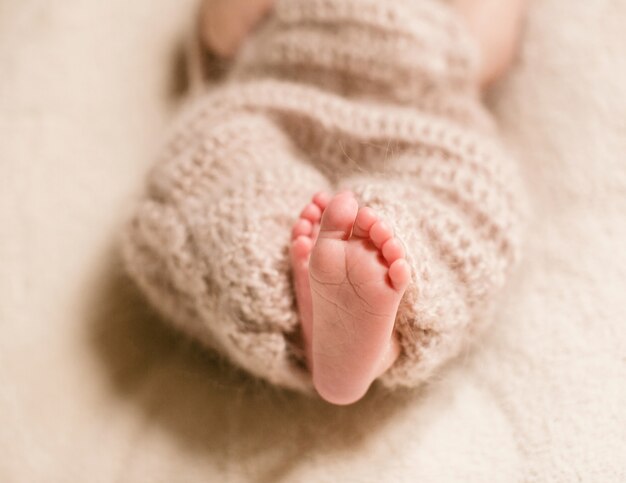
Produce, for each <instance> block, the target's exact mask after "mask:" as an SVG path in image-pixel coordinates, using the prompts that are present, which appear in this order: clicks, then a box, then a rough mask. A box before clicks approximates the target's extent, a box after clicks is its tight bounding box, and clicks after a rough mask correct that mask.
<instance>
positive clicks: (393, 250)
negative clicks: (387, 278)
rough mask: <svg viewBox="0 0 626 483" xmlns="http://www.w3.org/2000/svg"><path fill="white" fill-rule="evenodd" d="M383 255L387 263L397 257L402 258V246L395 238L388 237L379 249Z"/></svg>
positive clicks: (390, 262)
mask: <svg viewBox="0 0 626 483" xmlns="http://www.w3.org/2000/svg"><path fill="white" fill-rule="evenodd" d="M381 251H382V253H383V257H384V258H385V260H386V261H387V263H388V264H389V265H391V264H392V263H393V262H395V261H396V260H397V259H398V258H404V247H403V246H402V243H400V241H399V240H398V239H397V238H390V239H389V240H387V241H386V242H385V243H383V247H382V249H381Z"/></svg>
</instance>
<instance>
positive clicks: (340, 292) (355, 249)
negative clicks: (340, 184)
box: [303, 192, 411, 404]
mask: <svg viewBox="0 0 626 483" xmlns="http://www.w3.org/2000/svg"><path fill="white" fill-rule="evenodd" d="M303 243H304V242H303ZM307 243H311V244H312V242H307ZM310 246H311V245H310V244H309V245H307V248H308V250H310ZM303 249H304V248H303ZM309 278H310V284H311V285H310V287H311V302H310V303H311V305H312V308H313V321H312V326H313V331H314V337H313V351H312V361H313V382H314V385H315V388H316V389H317V391H318V393H319V394H320V395H321V396H322V397H323V398H324V399H326V400H327V401H329V402H332V403H335V404H350V403H353V402H355V401H357V400H359V399H360V398H361V397H362V396H363V395H364V394H365V392H366V391H367V389H368V388H369V386H370V384H371V383H372V381H373V380H374V379H375V378H376V377H377V376H378V375H380V373H381V372H382V371H381V368H382V366H383V365H385V364H386V365H387V366H389V365H390V364H391V363H392V362H393V360H394V359H395V357H396V356H397V350H398V349H397V345H396V344H397V343H396V342H395V339H394V338H393V328H394V322H395V318H396V313H397V311H398V305H399V304H400V300H401V299H402V296H403V294H404V291H405V290H406V287H407V286H408V284H409V282H410V278H411V275H410V270H409V266H408V263H407V261H406V260H405V258H404V249H403V248H402V245H401V244H400V242H399V241H398V240H397V239H395V238H394V237H393V232H392V230H391V228H390V227H389V226H388V225H387V224H386V223H385V222H383V221H381V220H380V219H379V218H378V216H377V215H376V213H375V212H374V211H373V210H372V209H370V208H361V209H360V210H359V208H358V203H357V201H356V199H355V198H354V196H353V195H352V193H349V192H344V193H340V194H338V195H337V196H335V197H334V198H333V199H332V200H331V201H330V203H328V206H327V207H326V209H325V210H324V213H323V216H322V220H321V223H320V228H319V235H318V239H317V242H316V243H315V246H314V248H313V250H312V252H311V258H310V263H309ZM386 368H387V367H385V368H384V369H386Z"/></svg>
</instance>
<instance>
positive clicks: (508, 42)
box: [454, 0, 527, 87]
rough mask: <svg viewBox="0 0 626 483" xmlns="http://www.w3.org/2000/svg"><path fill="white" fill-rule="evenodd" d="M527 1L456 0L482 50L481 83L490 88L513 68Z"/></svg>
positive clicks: (455, 4)
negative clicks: (512, 64)
mask: <svg viewBox="0 0 626 483" xmlns="http://www.w3.org/2000/svg"><path fill="white" fill-rule="evenodd" d="M526 2H527V0H454V6H455V7H456V8H457V10H458V11H459V12H460V14H461V16H462V17H463V18H465V20H466V23H467V26H468V28H469V30H470V32H471V33H472V34H473V35H474V37H475V39H476V41H477V43H478V47H479V49H480V55H481V62H480V66H479V82H480V85H481V86H482V87H487V86H489V85H490V84H492V83H493V82H495V81H497V80H498V79H499V78H500V77H501V76H502V75H503V74H504V73H505V72H506V71H507V70H508V68H509V67H510V65H511V63H512V62H513V59H514V57H515V54H516V52H517V50H518V44H519V40H520V33H521V29H522V21H523V17H524V12H525V10H526Z"/></svg>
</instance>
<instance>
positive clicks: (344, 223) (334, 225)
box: [319, 192, 359, 240]
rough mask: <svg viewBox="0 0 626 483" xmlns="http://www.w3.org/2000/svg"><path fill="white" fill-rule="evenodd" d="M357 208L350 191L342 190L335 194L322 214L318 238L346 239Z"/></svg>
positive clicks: (357, 205)
mask: <svg viewBox="0 0 626 483" xmlns="http://www.w3.org/2000/svg"><path fill="white" fill-rule="evenodd" d="M358 209H359V204H358V203H357V201H356V199H355V198H354V195H353V194H352V193H350V192H342V193H339V194H338V195H336V196H335V197H334V198H333V199H332V200H331V201H330V203H329V204H328V206H327V207H326V209H325V210H324V214H323V215H322V222H321V225H320V233H319V236H320V238H336V239H343V240H346V239H348V237H349V236H350V233H351V232H352V226H353V224H354V219H355V218H356V214H357V211H358Z"/></svg>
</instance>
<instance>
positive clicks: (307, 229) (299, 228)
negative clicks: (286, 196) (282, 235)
mask: <svg viewBox="0 0 626 483" xmlns="http://www.w3.org/2000/svg"><path fill="white" fill-rule="evenodd" d="M312 231H313V224H312V223H311V222H310V221H309V220H307V219H306V218H300V219H298V221H296V223H295V224H294V225H293V229H292V230H291V239H292V240H295V239H296V238H298V237H299V236H311V233H312Z"/></svg>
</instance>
